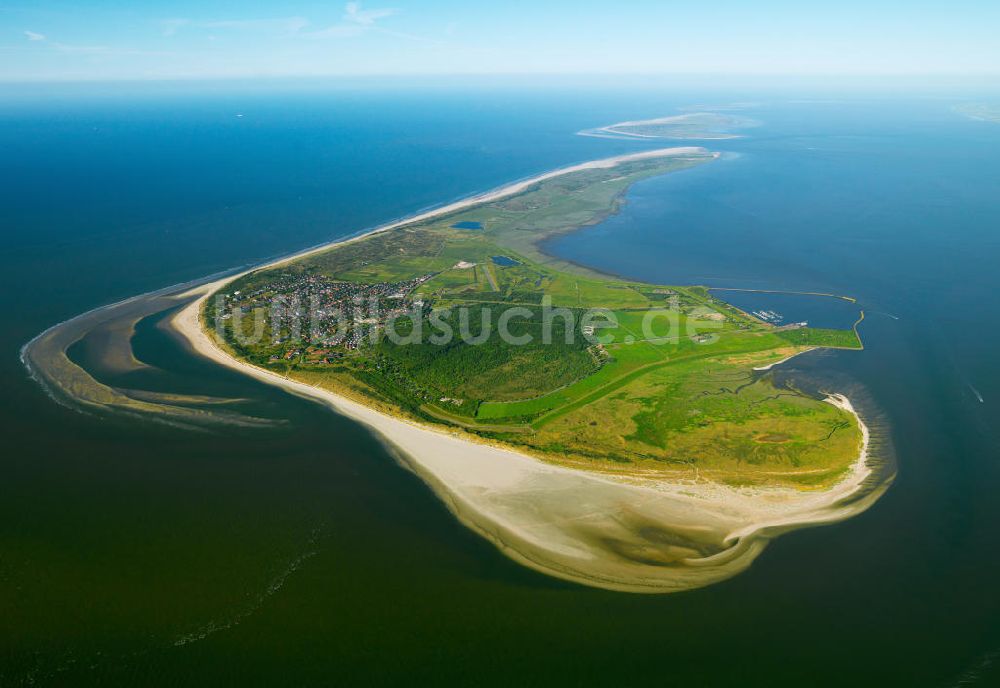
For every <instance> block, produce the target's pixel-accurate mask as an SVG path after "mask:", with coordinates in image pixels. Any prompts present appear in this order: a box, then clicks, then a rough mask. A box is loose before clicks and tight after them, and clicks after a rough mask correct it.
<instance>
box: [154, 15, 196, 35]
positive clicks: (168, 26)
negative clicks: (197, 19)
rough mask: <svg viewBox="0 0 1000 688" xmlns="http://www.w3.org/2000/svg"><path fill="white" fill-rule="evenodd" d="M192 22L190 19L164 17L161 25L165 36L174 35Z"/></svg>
mask: <svg viewBox="0 0 1000 688" xmlns="http://www.w3.org/2000/svg"><path fill="white" fill-rule="evenodd" d="M190 23H191V20H190V19H164V20H163V21H161V22H160V27H161V29H162V31H163V35H164V36H173V35H174V34H175V33H177V32H178V31H179V30H180V29H182V28H183V27H185V26H187V25H188V24H190Z"/></svg>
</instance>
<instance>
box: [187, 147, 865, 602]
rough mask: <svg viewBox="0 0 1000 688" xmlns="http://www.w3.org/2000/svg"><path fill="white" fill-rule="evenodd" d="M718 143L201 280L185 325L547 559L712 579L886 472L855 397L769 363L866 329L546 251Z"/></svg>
mask: <svg viewBox="0 0 1000 688" xmlns="http://www.w3.org/2000/svg"><path fill="white" fill-rule="evenodd" d="M717 157H718V156H717V154H715V153H712V152H709V151H707V150H705V149H702V148H696V147H679V148H669V149H662V150H657V151H647V152H644V153H639V154H634V155H627V156H620V157H617V158H611V159H607V160H602V161H595V162H593V163H586V164H583V165H576V166H573V167H569V168H564V169H562V170H556V171H554V172H551V173H547V174H545V175H541V176H538V177H536V178H533V179H529V180H525V181H522V182H518V183H516V184H513V185H510V186H508V187H504V188H502V189H498V190H496V191H494V192H490V193H488V194H483V195H481V196H477V197H473V198H471V199H468V200H466V201H462V202H459V203H455V204H452V205H449V206H445V207H443V208H440V209H438V210H435V211H431V212H428V213H424V214H421V215H418V216H416V217H413V218H410V219H408V220H402V221H399V222H395V223H392V224H390V225H387V226H385V227H382V228H379V229H376V230H374V231H371V232H368V233H366V234H364V235H361V236H358V237H355V238H352V239H349V240H345V241H341V242H338V243H335V244H333V245H330V246H324V247H320V248H317V249H313V250H310V251H307V252H305V253H303V254H299V255H297V256H293V257H291V258H288V259H283V260H279V261H276V262H275V263H272V264H269V265H265V266H262V267H260V268H257V269H253V270H250V271H247V272H245V273H243V274H240V275H238V276H235V277H232V278H226V279H223V280H218V281H216V282H213V283H211V284H209V285H206V286H202V287H199V288H198V289H196V290H193V291H192V292H191V295H196V296H197V297H198V298H197V299H195V300H194V301H192V302H191V303H190V304H189V305H188V306H187V307H186V308H185V309H184V310H183V311H181V312H180V313H179V314H178V316H177V317H176V318H175V320H174V326H175V327H176V328H177V329H178V331H180V332H182V333H184V334H185V336H186V337H188V338H189V340H190V342H191V343H192V345H193V347H194V348H195V349H196V350H197V351H199V352H200V353H202V354H203V355H206V356H208V357H211V358H213V359H214V360H217V361H218V362H220V363H222V364H224V365H228V366H230V367H234V368H237V369H240V370H242V371H243V372H246V373H248V374H251V375H254V376H255V377H258V378H259V379H262V380H266V381H268V382H270V383H272V384H278V385H281V386H283V387H285V388H286V389H288V390H290V391H294V392H295V393H297V394H302V395H305V396H309V397H312V398H315V399H317V400H320V401H323V402H324V403H327V404H329V405H330V406H331V407H333V408H334V409H335V410H337V411H338V412H339V413H342V414H345V415H347V416H350V417H353V418H355V419H357V420H359V421H360V422H363V423H365V424H366V425H368V426H369V427H370V428H372V429H373V430H374V431H375V432H376V433H377V434H378V435H379V436H380V437H381V438H382V439H383V440H384V441H385V443H386V445H387V447H389V448H390V449H391V450H392V451H394V452H395V453H396V455H397V456H398V457H399V459H400V461H401V462H402V463H403V464H404V465H407V466H408V467H410V468H411V469H413V470H414V471H415V472H416V473H417V474H418V475H420V476H421V477H422V478H423V479H424V480H425V481H426V482H427V484H428V485H430V486H431V487H432V488H433V489H434V491H435V492H436V493H437V494H438V495H439V496H440V497H441V498H442V499H443V500H444V501H445V503H446V504H448V506H449V508H451V510H452V511H453V512H454V513H455V514H456V516H458V517H459V518H460V519H461V520H462V521H463V522H464V523H466V525H469V526H470V527H472V528H473V529H475V530H476V531H478V532H480V533H481V534H482V535H484V536H485V537H488V538H489V539H490V540H492V541H493V542H494V543H495V544H497V546H498V547H500V548H501V550H503V551H504V552H505V553H506V554H508V555H509V556H511V557H513V558H515V559H517V560H519V561H521V562H523V563H525V564H527V565H529V566H532V567H534V568H536V569H539V570H542V571H544V572H546V573H548V574H550V575H555V576H558V577H562V578H566V579H569V580H573V581H576V582H583V583H586V584H590V585H596V586H600V587H606V588H611V589H616V590H627V591H634V592H665V591H676V590H683V589H689V588H691V587H697V586H700V585H706V584H709V583H711V582H715V581H717V580H721V579H723V578H726V577H729V576H731V575H734V574H735V573H737V572H738V571H740V570H743V569H744V568H745V567H746V566H748V565H749V564H750V562H751V561H752V560H753V559H754V558H755V557H756V556H757V554H759V552H760V551H761V550H762V549H763V547H764V545H765V544H766V542H767V540H768V539H770V538H771V537H773V536H774V535H776V534H778V533H780V532H785V531H787V530H791V529H794V528H796V527H802V526H804V525H811V524H816V523H824V522H831V521H835V520H839V519H842V518H846V517H848V516H849V515H851V514H853V513H858V512H859V511H860V510H862V509H864V508H866V507H867V506H868V505H870V504H871V503H872V502H873V501H874V500H875V499H877V497H878V495H879V494H880V493H881V489H883V488H884V485H885V481H884V480H879V479H877V478H876V477H874V474H873V470H872V466H871V463H870V461H869V458H870V457H869V442H870V432H869V429H868V428H867V427H866V426H865V424H864V422H863V421H862V420H861V418H860V417H859V415H858V414H857V413H856V411H855V409H854V408H853V407H852V405H851V403H850V401H849V400H848V399H847V398H846V397H844V396H842V395H838V394H830V395H827V396H825V397H824V396H814V395H810V394H807V393H805V392H803V391H801V390H798V389H795V388H794V387H792V386H789V385H782V386H777V385H775V384H774V380H773V376H772V374H771V373H772V371H773V366H775V365H778V364H780V363H782V362H784V361H786V360H788V359H789V358H791V357H794V356H796V355H799V354H801V353H803V352H806V351H810V350H812V349H816V348H838V349H854V350H860V349H862V348H863V347H862V343H861V341H860V338H859V335H858V331H857V326H855V327H854V328H853V329H845V330H832V329H817V328H812V327H808V326H807V325H806V324H805V323H794V324H790V325H784V326H777V325H774V324H772V323H770V322H768V321H767V318H766V316H765V317H760V316H761V315H762V314H758V315H757V316H755V315H753V314H750V313H745V312H743V311H740V310H739V309H737V308H735V307H733V306H731V305H729V304H727V303H726V302H724V301H722V300H720V299H719V298H716V297H715V296H713V294H712V293H710V291H709V290H708V289H707V288H704V287H697V286H678V285H668V284H645V283H640V282H636V281H632V280H627V279H622V278H619V277H616V276H612V275H606V274H601V273H599V272H596V271H593V270H591V269H589V268H587V267H585V266H580V265H575V264H572V263H569V262H566V261H563V260H560V259H559V258H557V257H554V256H551V255H548V254H546V253H545V252H544V251H543V250H542V248H541V244H542V242H543V241H544V240H545V239H548V238H551V237H552V236H554V235H557V234H560V233H565V232H572V231H575V230H577V229H579V228H581V227H584V226H587V225H592V224H595V223H597V222H600V221H601V220H602V219H604V218H606V217H608V216H609V215H610V214H612V213H615V212H616V210H617V209H618V208H619V207H620V206H621V204H622V203H623V202H624V194H625V192H626V190H627V189H628V188H629V187H630V186H631V185H632V184H634V183H636V182H638V181H640V180H643V179H647V178H650V177H653V176H657V175H663V174H668V173H676V172H679V171H681V170H684V169H687V168H691V167H694V166H697V165H702V164H706V163H710V162H711V161H713V160H715V159H716V158H717ZM861 317H863V314H861ZM859 321H860V318H859Z"/></svg>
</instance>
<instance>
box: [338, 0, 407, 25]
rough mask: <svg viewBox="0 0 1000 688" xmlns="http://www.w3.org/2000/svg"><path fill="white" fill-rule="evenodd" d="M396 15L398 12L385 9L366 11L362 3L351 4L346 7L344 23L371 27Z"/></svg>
mask: <svg viewBox="0 0 1000 688" xmlns="http://www.w3.org/2000/svg"><path fill="white" fill-rule="evenodd" d="M394 14H396V10H394V9H390V8H388V7H387V8H383V9H377V10H366V9H362V8H361V3H360V2H349V3H347V6H346V7H344V21H345V22H350V23H353V24H361V25H362V26H371V25H372V24H374V23H375V22H376V21H378V20H379V19H385V18H386V17H391V16H392V15H394Z"/></svg>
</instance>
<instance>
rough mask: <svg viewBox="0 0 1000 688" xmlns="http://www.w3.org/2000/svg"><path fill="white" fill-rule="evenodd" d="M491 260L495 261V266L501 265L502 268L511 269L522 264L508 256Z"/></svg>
mask: <svg viewBox="0 0 1000 688" xmlns="http://www.w3.org/2000/svg"><path fill="white" fill-rule="evenodd" d="M490 260H492V261H493V264H494V265H499V266H500V267H502V268H509V267H513V266H515V265H520V264H521V262H520V261H517V260H514V259H513V258H509V257H508V256H490Z"/></svg>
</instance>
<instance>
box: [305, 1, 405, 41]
mask: <svg viewBox="0 0 1000 688" xmlns="http://www.w3.org/2000/svg"><path fill="white" fill-rule="evenodd" d="M394 14H396V10H394V9H392V8H388V7H385V8H380V9H374V10H366V9H363V8H362V7H361V3H360V2H349V3H347V5H345V6H344V16H343V17H342V18H341V20H340V23H338V24H333V25H332V26H328V27H326V28H325V29H319V30H318V31H309V32H307V33H303V34H301V35H303V36H305V37H306V38H348V37H350V36H359V35H361V34H363V33H365V32H366V31H369V30H371V29H374V30H377V31H382V32H385V29H382V28H381V27H378V26H376V22H378V21H379V20H380V19H385V18H386V17H391V16H392V15H394Z"/></svg>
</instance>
